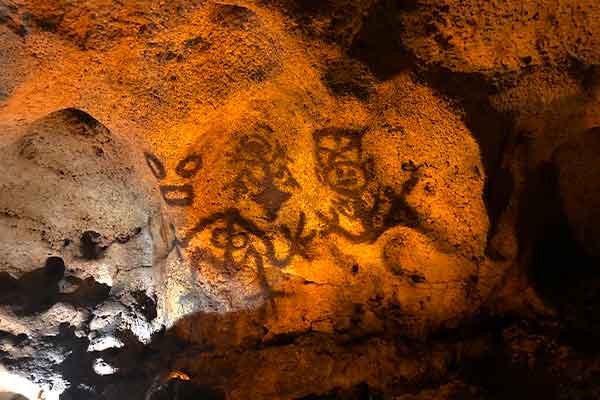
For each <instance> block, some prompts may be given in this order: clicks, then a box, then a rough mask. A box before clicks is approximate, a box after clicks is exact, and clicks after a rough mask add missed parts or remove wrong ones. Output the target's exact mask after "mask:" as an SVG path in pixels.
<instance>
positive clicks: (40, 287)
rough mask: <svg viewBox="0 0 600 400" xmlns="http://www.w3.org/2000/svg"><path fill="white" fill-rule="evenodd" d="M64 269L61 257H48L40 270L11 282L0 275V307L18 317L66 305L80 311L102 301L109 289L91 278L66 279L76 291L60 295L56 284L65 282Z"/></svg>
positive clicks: (10, 279)
mask: <svg viewBox="0 0 600 400" xmlns="http://www.w3.org/2000/svg"><path fill="white" fill-rule="evenodd" d="M64 273H65V265H64V262H63V260H62V258H60V257H49V258H48V259H47V260H46V265H45V266H44V267H43V268H38V269H36V270H33V271H31V272H27V273H25V274H23V275H22V276H21V277H20V278H18V279H17V278H14V277H12V276H11V275H10V274H8V273H7V272H0V304H6V305H9V306H11V308H12V309H13V311H14V312H15V314H17V315H19V316H25V315H34V314H39V313H42V312H44V311H47V310H48V309H49V308H50V307H52V306H53V305H54V304H56V303H60V302H63V303H68V304H72V305H74V306H79V307H91V306H94V305H96V304H99V303H100V302H102V301H104V300H105V299H106V298H107V297H108V294H109V292H110V287H109V286H107V285H104V284H102V283H98V282H96V281H95V280H94V279H93V278H87V279H85V280H81V279H78V278H74V277H67V278H65V279H67V280H71V282H72V283H74V284H77V285H78V286H79V287H78V288H77V290H76V291H75V292H73V293H68V294H63V293H60V289H59V282H60V281H61V280H62V279H63V278H64Z"/></svg>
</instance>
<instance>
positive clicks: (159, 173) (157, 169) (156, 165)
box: [144, 152, 167, 179]
mask: <svg viewBox="0 0 600 400" xmlns="http://www.w3.org/2000/svg"><path fill="white" fill-rule="evenodd" d="M144 157H146V163H148V167H149V168H150V171H152V174H153V175H154V177H155V178H156V179H165V178H166V176H167V173H166V172H165V167H164V165H163V163H162V162H161V161H160V160H159V159H158V157H156V156H155V155H154V154H152V153H148V152H144Z"/></svg>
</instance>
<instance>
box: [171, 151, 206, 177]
mask: <svg viewBox="0 0 600 400" xmlns="http://www.w3.org/2000/svg"><path fill="white" fill-rule="evenodd" d="M190 165H191V166H190ZM200 168H202V157H201V156H200V155H198V154H191V155H189V156H187V157H186V158H184V159H183V160H181V161H180V162H179V164H177V168H176V169H175V172H176V173H177V175H179V176H181V177H183V178H191V177H193V176H194V175H196V173H197V172H198V171H199V170H200Z"/></svg>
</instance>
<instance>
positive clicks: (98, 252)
mask: <svg viewBox="0 0 600 400" xmlns="http://www.w3.org/2000/svg"><path fill="white" fill-rule="evenodd" d="M80 250H81V256H82V257H83V258H85V259H87V260H94V259H97V258H100V257H101V256H102V254H103V253H104V248H103V247H102V236H101V235H100V234H99V233H98V232H95V231H85V232H83V235H81V242H80Z"/></svg>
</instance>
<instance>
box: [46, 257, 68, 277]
mask: <svg viewBox="0 0 600 400" xmlns="http://www.w3.org/2000/svg"><path fill="white" fill-rule="evenodd" d="M44 268H45V270H46V273H47V274H48V275H49V276H52V277H57V278H59V279H60V278H62V277H63V276H64V275H65V262H64V261H63V259H62V258H60V257H55V256H53V257H48V258H47V259H46V265H45V267H44Z"/></svg>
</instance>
